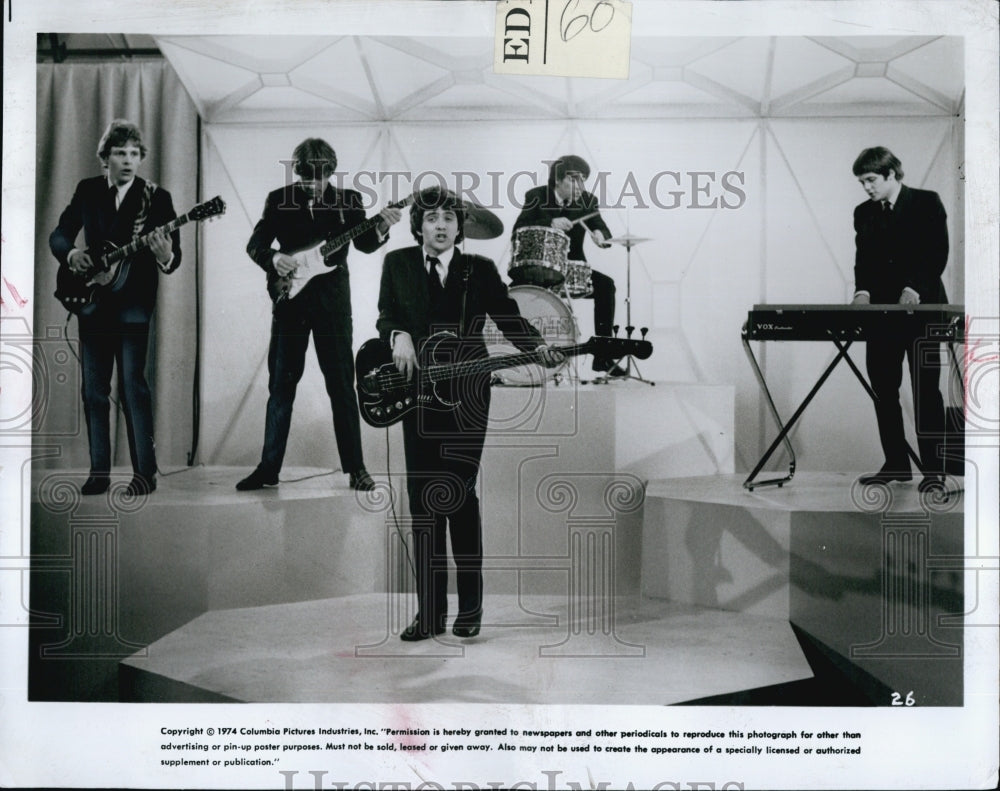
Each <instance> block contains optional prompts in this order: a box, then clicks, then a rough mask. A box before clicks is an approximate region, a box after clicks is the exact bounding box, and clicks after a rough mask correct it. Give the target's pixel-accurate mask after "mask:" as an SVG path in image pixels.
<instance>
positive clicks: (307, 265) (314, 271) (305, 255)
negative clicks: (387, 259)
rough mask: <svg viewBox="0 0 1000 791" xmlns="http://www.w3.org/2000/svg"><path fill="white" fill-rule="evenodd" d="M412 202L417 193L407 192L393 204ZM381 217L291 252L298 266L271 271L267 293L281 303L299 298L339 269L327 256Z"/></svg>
mask: <svg viewBox="0 0 1000 791" xmlns="http://www.w3.org/2000/svg"><path fill="white" fill-rule="evenodd" d="M411 203H413V196H412V195H407V196H406V197H405V198H403V200H401V201H400V202H399V203H393V204H390V207H391V208H394V209H402V208H405V207H406V206H409V205H410V204H411ZM381 219H382V217H381V216H380V215H378V214H376V215H375V216H373V217H369V218H368V219H367V220H365V221H364V222H359V223H358V224H357V225H355V226H353V227H351V228H348V229H347V230H346V231H344V232H343V233H341V234H338V235H337V236H334V237H332V238H330V239H327V240H326V241H324V242H321V243H320V244H317V245H315V246H313V247H309V248H306V249H304V250H298V251H296V252H293V253H288V255H289V256H290V257H291V258H293V259H295V263H296V264H297V266H296V267H295V270H294V271H293V272H291V273H289V274H287V275H279V274H276V273H275V274H270V273H269V274H268V276H267V293H268V294H270V295H271V301H272V302H274V303H275V304H276V305H277V304H278V303H279V302H285V301H287V300H291V299H295V297H297V296H298V295H299V293H300V292H301V291H302V289H304V288H305V287H306V284H307V283H308V282H309V281H310V280H312V279H313V278H314V277H316V276H318V275H325V274H328V273H330V272H333V271H334V270H335V269H336V268H337V265H336V264H334V265H332V266H331V265H330V264H328V263H326V259H327V258H329V257H330V256H331V255H333V254H334V253H335V252H337V250H339V249H340V248H341V247H343V246H344V245H345V244H350V243H351V242H352V241H353V240H354V239H356V238H357V237H359V236H361V234H363V233H367V232H368V231H370V230H371V229H372V228H374V227H375V226H376V225H378V224H379V222H380V221H381Z"/></svg>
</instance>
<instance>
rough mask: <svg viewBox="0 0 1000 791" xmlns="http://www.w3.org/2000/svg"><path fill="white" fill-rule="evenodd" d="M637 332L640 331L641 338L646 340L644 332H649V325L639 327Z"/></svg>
mask: <svg viewBox="0 0 1000 791" xmlns="http://www.w3.org/2000/svg"><path fill="white" fill-rule="evenodd" d="M639 332H640V333H642V339H643V340H646V333H647V332H649V327H639Z"/></svg>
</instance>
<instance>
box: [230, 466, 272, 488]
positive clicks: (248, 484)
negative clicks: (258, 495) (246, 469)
mask: <svg viewBox="0 0 1000 791" xmlns="http://www.w3.org/2000/svg"><path fill="white" fill-rule="evenodd" d="M277 485H278V476H277V475H268V474H266V473H265V472H263V471H262V470H261V468H260V467H258V468H257V469H256V470H254V471H253V472H252V473H250V474H249V475H248V476H247V477H246V478H244V479H243V480H242V481H240V482H239V483H238V484H236V491H238V492H252V491H254V490H256V489H263V488H264V487H265V486H277Z"/></svg>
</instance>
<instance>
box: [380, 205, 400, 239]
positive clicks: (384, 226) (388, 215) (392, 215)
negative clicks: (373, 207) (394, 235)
mask: <svg viewBox="0 0 1000 791" xmlns="http://www.w3.org/2000/svg"><path fill="white" fill-rule="evenodd" d="M378 216H379V217H380V218H381V220H380V221H379V224H378V232H379V234H380V235H382V236H385V235H386V234H387V233H389V227H390V226H392V225H395V224H396V223H397V222H399V221H400V219H402V217H403V212H402V210H401V209H399V208H398V207H396V206H386V207H385V208H384V209H382V211H380V212H379V213H378Z"/></svg>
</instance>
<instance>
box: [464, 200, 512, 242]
mask: <svg viewBox="0 0 1000 791" xmlns="http://www.w3.org/2000/svg"><path fill="white" fill-rule="evenodd" d="M464 208H465V226H464V229H465V238H466V239H496V238H497V237H498V236H500V235H501V234H502V233H503V220H501V219H500V218H499V217H497V216H496V215H495V214H494V213H493V212H491V211H490V210H489V209H486V208H483V207H482V206H477V205H476V204H474V203H470V202H469V201H465V207H464Z"/></svg>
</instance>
